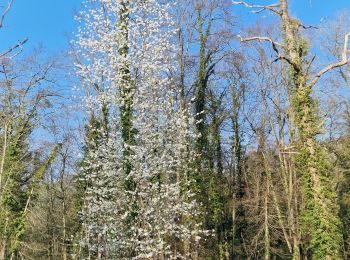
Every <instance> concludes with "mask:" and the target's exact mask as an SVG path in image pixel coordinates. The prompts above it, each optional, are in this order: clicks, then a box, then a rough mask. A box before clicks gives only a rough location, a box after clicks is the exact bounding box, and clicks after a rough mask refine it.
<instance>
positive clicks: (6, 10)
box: [0, 0, 14, 28]
mask: <svg viewBox="0 0 350 260" xmlns="http://www.w3.org/2000/svg"><path fill="white" fill-rule="evenodd" d="M13 1H14V0H10V2H9V3H8V4H7V7H6V9H5V11H4V12H3V13H2V15H1V18H0V28H2V26H3V25H4V20H5V16H6V15H7V13H8V12H9V11H10V9H11V6H12V4H13Z"/></svg>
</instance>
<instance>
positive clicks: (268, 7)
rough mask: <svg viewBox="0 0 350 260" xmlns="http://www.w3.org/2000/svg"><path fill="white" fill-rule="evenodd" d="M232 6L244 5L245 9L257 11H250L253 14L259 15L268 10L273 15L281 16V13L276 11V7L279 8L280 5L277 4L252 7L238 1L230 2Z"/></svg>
mask: <svg viewBox="0 0 350 260" xmlns="http://www.w3.org/2000/svg"><path fill="white" fill-rule="evenodd" d="M232 3H233V4H234V5H244V6H245V7H247V8H253V9H258V10H256V11H252V12H253V13H261V12H263V11H265V10H269V11H271V12H273V13H275V14H278V15H281V14H282V13H281V11H280V10H278V9H276V7H279V6H280V4H279V3H275V4H270V5H252V4H248V3H247V2H244V1H239V2H235V1H234V2H232Z"/></svg>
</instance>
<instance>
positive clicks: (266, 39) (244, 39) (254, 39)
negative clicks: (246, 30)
mask: <svg viewBox="0 0 350 260" xmlns="http://www.w3.org/2000/svg"><path fill="white" fill-rule="evenodd" d="M237 37H238V38H239V39H240V41H241V42H250V41H267V42H270V43H271V45H272V48H273V50H274V51H275V52H276V53H279V50H278V48H277V46H278V47H282V48H283V47H284V45H283V44H281V43H279V42H276V41H274V40H272V39H271V38H270V37H263V36H254V37H247V38H243V37H242V36H240V35H237Z"/></svg>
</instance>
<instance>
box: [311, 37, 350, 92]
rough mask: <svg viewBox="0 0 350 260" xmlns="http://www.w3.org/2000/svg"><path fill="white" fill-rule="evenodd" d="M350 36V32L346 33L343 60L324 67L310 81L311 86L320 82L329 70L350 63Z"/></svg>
mask: <svg viewBox="0 0 350 260" xmlns="http://www.w3.org/2000/svg"><path fill="white" fill-rule="evenodd" d="M349 36H350V33H347V34H345V39H344V48H343V53H342V59H341V61H339V62H337V63H333V64H330V65H328V66H327V67H325V68H324V69H322V70H320V71H319V72H318V73H317V74H316V76H315V77H314V79H313V80H312V81H311V83H310V87H313V86H314V85H316V83H317V82H318V80H319V79H320V78H321V77H322V76H323V75H324V74H326V73H327V72H328V71H330V70H333V69H335V68H339V67H342V66H344V65H346V64H348V63H349V59H348V53H349V52H350V50H349Z"/></svg>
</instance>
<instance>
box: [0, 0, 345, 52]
mask: <svg viewBox="0 0 350 260" xmlns="http://www.w3.org/2000/svg"><path fill="white" fill-rule="evenodd" d="M1 2H4V0H3V1H1ZM81 2H82V0H14V4H13V8H12V9H11V11H10V13H9V15H8V17H7V19H6V20H5V25H4V28H3V29H2V30H1V31H0V37H1V41H0V51H1V50H4V49H6V48H7V47H9V46H11V45H13V44H14V43H16V42H17V41H18V40H21V39H24V38H25V37H28V38H29V42H28V44H27V46H29V47H33V46H37V45H39V44H42V45H43V46H44V47H45V49H46V50H48V51H49V52H58V51H60V50H62V49H64V48H66V47H67V39H68V38H67V35H69V34H71V33H72V32H73V31H74V19H73V16H74V13H75V12H76V10H78V9H79V7H80V5H81ZM249 2H251V3H256V4H258V3H259V4H267V3H272V2H274V1H270V0H251V1H249ZM291 9H292V13H293V14H294V15H297V16H298V17H299V18H301V19H302V20H303V22H304V24H306V25H311V24H312V25H315V24H318V23H319V21H320V20H321V18H322V19H332V17H334V15H335V14H336V13H338V12H340V11H341V10H344V9H350V2H349V0H291ZM237 11H238V12H240V11H241V14H242V15H243V13H244V16H246V15H248V14H247V10H243V9H236V12H237ZM254 16H255V17H256V16H257V15H255V14H254ZM248 17H253V15H248ZM27 48H28V47H27ZM29 49H30V48H29Z"/></svg>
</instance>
